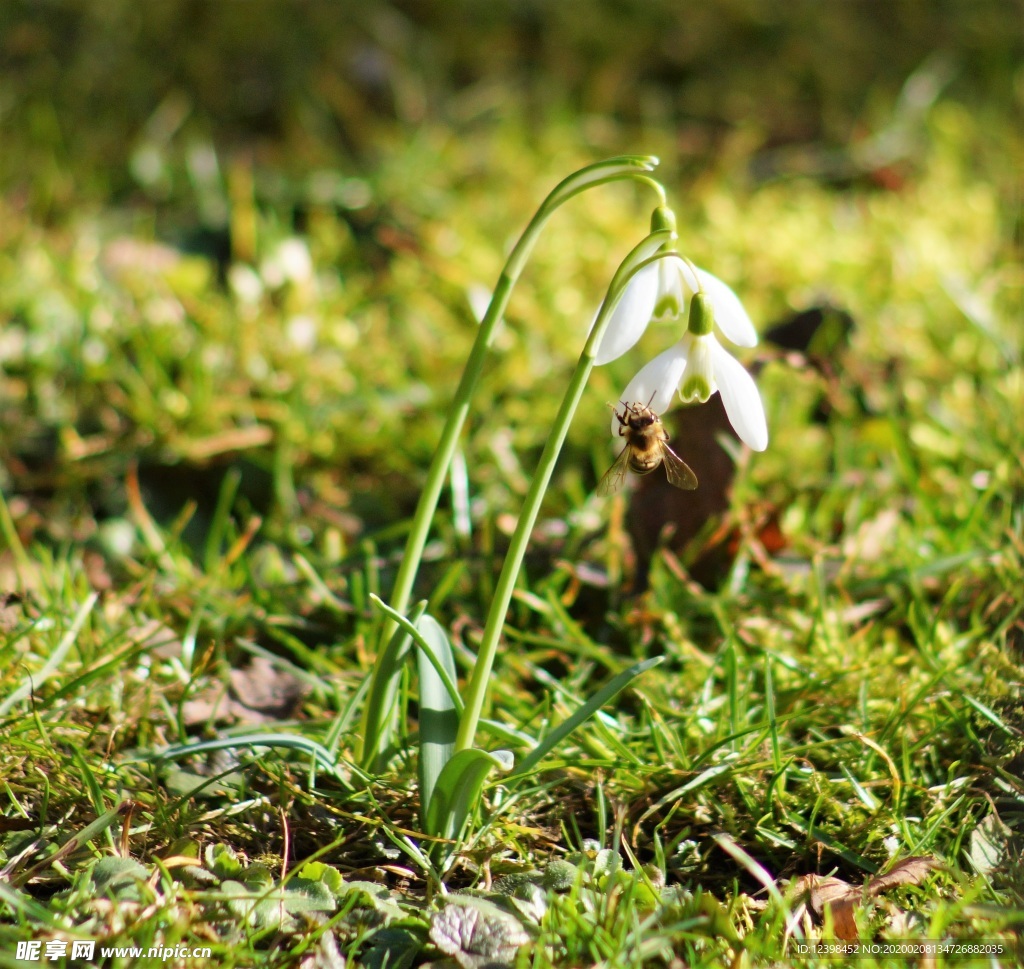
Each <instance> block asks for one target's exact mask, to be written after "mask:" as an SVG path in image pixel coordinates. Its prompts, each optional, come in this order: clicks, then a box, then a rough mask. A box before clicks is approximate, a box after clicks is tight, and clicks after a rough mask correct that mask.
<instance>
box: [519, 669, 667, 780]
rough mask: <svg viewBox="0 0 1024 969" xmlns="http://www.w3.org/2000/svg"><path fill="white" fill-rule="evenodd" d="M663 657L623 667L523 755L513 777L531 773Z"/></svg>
mask: <svg viewBox="0 0 1024 969" xmlns="http://www.w3.org/2000/svg"><path fill="white" fill-rule="evenodd" d="M663 659H664V657H662V656H653V657H651V659H645V660H643V661H642V662H640V663H636V664H635V665H633V666H631V667H629V669H627V670H623V671H622V672H621V673H620V674H619V675H618V676H616V677H615V678H614V679H612V680H610V681H609V682H608V683H606V684H605V685H604V686H603V687H601V689H600V690H598V691H597V692H596V693H595V694H594V695H593V696H592V697H591V698H590V699H589V700H587V702H586V703H584V704H583V705H582V706H580V707H579V708H578V709H577V710H576V711H575V712H574V713H573V714H572V716H570V717H569V719H568V720H565V721H564V722H563V723H560V724H559V725H558V726H557V727H556V728H555V729H554V730H552V731H551V733H549V734H548V735H547V736H546V737H545V738H544V739H543V740H542V741H541V742H540V743H539V744H538V745H537V746H536V747H535V748H534V749H533V750H531V751H530V753H529V754H527V756H526V757H524V758H523V760H522V762H521V763H520V765H519V767H518V768H517V769H516V771H515V774H513V776H514V777H520V776H522V775H523V774H528V773H529V772H530V771H531V770H533V768H534V767H536V766H537V764H539V763H540V761H542V760H543V759H544V758H545V757H547V755H548V754H549V753H550V752H551V751H552V750H554V749H555V748H556V747H557V746H558V745H559V744H560V743H561V742H562V741H563V740H565V738H566V737H568V736H569V734H571V733H572V732H573V731H574V730H575V729H576V728H577V727H578V726H579V725H580V724H581V723H583V722H585V721H586V720H588V719H590V717H592V716H593V715H594V714H595V713H597V711H598V710H600V709H601V707H603V706H604V705H605V704H606V703H607V702H608V701H609V700H611V699H612V697H614V696H616V695H617V694H618V693H620V692H621V691H622V690H624V689H625V688H626V687H627V686H629V684H630V683H632V682H633V680H635V679H636V678H637V677H638V676H640V675H641V674H642V673H646V672H647V670H649V669H652V668H653V667H655V666H657V665H658V664H659V663H661V662H662V660H663Z"/></svg>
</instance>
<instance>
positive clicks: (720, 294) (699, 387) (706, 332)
mask: <svg viewBox="0 0 1024 969" xmlns="http://www.w3.org/2000/svg"><path fill="white" fill-rule="evenodd" d="M660 261H661V262H669V263H673V264H678V266H681V267H682V268H681V269H677V272H678V273H679V285H680V289H681V290H682V289H683V288H688V287H690V286H692V288H693V295H692V297H691V298H690V312H689V317H688V321H687V329H686V333H684V334H683V337H682V339H681V340H679V341H678V342H677V343H675V344H674V345H673V346H671V347H669V349H667V350H666V351H664V353H660V354H658V356H656V357H655V358H654V359H653V360H652V361H651V362H650V363H648V364H647V365H646V366H645V367H643V369H641V371H640V372H639V373H638V374H637V375H636V376H635V377H634V378H633V379H632V380H631V381H630V382H629V384H628V386H627V387H626V389H625V391H623V393H622V396H621V397H620V398H619V399H620V400H623V401H639V402H640V403H644V404H647V406H649V407H650V408H651V410H653V411H654V412H655V413H656V414H662V413H664V412H665V411H666V410H667V409H668V407H669V405H670V404H671V403H672V397H673V395H674V394H675V392H676V388H678V389H679V396H680V397H681V398H682V399H683V400H684V401H687V402H689V401H700V402H701V403H704V402H705V401H706V400H707V399H708V398H709V397H710V396H711V395H712V394H713V393H715V392H716V391H717V392H718V393H720V394H721V395H722V403H723V405H724V406H725V413H726V415H727V416H728V418H729V423H730V424H732V426H733V428H734V429H735V430H736V433H737V434H738V435H739V438H740V440H741V441H743V443H744V444H747V445H749V446H750V447H751V448H752V449H753V450H755V451H763V450H764V449H765V448H766V447H767V446H768V425H767V423H766V422H765V417H764V407H763V405H762V404H761V397H760V395H759V394H758V392H757V386H756V384H755V383H754V379H753V378H752V377H751V376H750V374H749V373H747V371H746V370H744V369H743V365H742V364H741V363H740V362H739V361H738V360H736V359H735V358H734V357H733V356H732V355H731V354H730V353H729V352H728V351H727V350H726V349H725V348H724V347H723V346H722V345H721V344H720V343H719V342H718V338H717V337H716V336H715V333H714V327H715V324H717V325H718V327H719V329H720V330H721V331H722V333H723V335H724V336H725V337H726V338H727V339H729V340H730V341H731V342H732V343H736V344H739V345H740V346H754V344H756V343H757V334H756V332H755V330H754V326H753V324H752V323H751V322H750V317H749V316H747V313H746V310H744V309H743V304H742V303H740V301H739V299H738V298H737V296H736V294H735V293H734V292H733V291H732V290H731V289H729V287H728V286H726V284H725V283H723V282H722V281H721V280H720V279H716V278H715V277H714V276H712V275H711V274H710V273H706V272H704V271H703V270H700V269H693V268H691V267H690V266H689V265H687V264H686V263H684V262H683V261H682V260H681V259H679V260H674V259H673V260H670V259H664V260H660ZM694 282H696V285H695V286H694V285H693V283H694ZM634 342H635V341H634ZM616 424H617V421H616V420H615V418H614V417H613V418H612V435H613V436H617V435H618V427H617V426H616Z"/></svg>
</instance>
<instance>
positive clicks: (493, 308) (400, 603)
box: [382, 155, 665, 640]
mask: <svg viewBox="0 0 1024 969" xmlns="http://www.w3.org/2000/svg"><path fill="white" fill-rule="evenodd" d="M657 163H658V160H657V159H656V158H653V157H651V156H647V155H639V156H624V157H621V158H611V159H608V160H607V161H603V162H598V163H597V164H595V165H588V166H587V167H586V168H583V169H580V171H578V172H576V173H575V174H573V175H570V176H569V177H568V178H566V179H565V180H564V181H562V182H560V183H559V184H558V185H557V186H556V187H555V188H554V189H553V191H552V192H551V194H550V195H549V196H548V197H547V198H546V199H545V200H544V202H543V203H542V204H541V206H540V208H539V209H538V210H537V213H536V215H534V217H533V218H532V219H531V220H530V224H529V225H527V227H526V229H525V230H524V231H523V234H522V236H520V238H519V241H518V242H517V243H516V245H515V248H514V249H513V250H512V252H511V253H510V254H509V257H508V260H507V261H506V263H505V267H504V269H503V270H502V273H501V276H500V278H499V279H498V285H497V286H496V287H495V288H494V294H493V296H492V297H491V302H490V304H489V305H488V307H487V312H486V313H485V314H484V318H483V319H482V320H481V321H480V328H479V330H478V331H477V335H476V341H475V342H474V344H473V349H472V350H471V351H470V354H469V359H468V360H467V361H466V367H465V369H464V370H463V372H462V379H461V380H460V381H459V386H458V388H457V389H456V391H455V398H454V400H453V401H452V406H451V408H450V410H449V411H448V419H447V421H446V422H445V425H444V429H443V430H442V431H441V440H440V441H439V442H438V445H437V450H436V451H435V452H434V457H433V459H432V460H431V462H430V468H429V470H428V471H427V477H426V481H425V482H424V485H423V492H422V494H421V495H420V500H419V503H418V504H417V506H416V513H415V515H414V516H413V521H412V528H411V529H410V531H409V537H408V538H407V539H406V544H405V553H404V554H403V556H402V562H401V564H400V566H399V569H398V575H397V576H396V577H395V586H394V588H393V589H392V591H391V603H390V605H391V607H392V608H393V609H395V610H396V611H397V612H403V613H404V612H405V610H406V608H407V607H408V605H409V598H410V596H411V595H412V587H413V583H414V582H415V580H416V573H417V572H418V571H419V566H420V561H421V560H422V558H423V548H424V546H425V545H426V543H427V536H428V535H429V534H430V526H431V523H432V522H433V520H434V513H435V511H436V510H437V503H438V500H439V498H440V496H441V491H442V489H443V488H444V481H445V477H446V476H447V474H448V468H449V467H450V466H451V463H452V456H453V455H454V453H455V448H456V445H457V444H458V440H459V434H460V433H461V432H462V426H463V424H465V422H466V417H467V415H468V414H469V404H470V400H471V398H472V396H473V391H474V390H475V389H476V385H477V381H478V380H479V379H480V374H481V373H482V371H483V365H484V361H485V360H486V357H487V353H488V351H489V350H490V348H491V344H492V343H493V342H494V330H495V326H496V324H497V322H498V320H500V319H501V317H502V315H503V314H504V312H505V308H506V307H507V306H508V300H509V297H510V296H511V294H512V287H513V286H515V284H516V281H517V280H518V278H519V274H520V273H521V272H522V270H523V266H524V265H525V264H526V260H527V259H528V258H529V255H530V252H531V251H532V250H533V246H534V244H535V243H536V241H537V239H538V237H539V236H540V233H541V230H542V229H543V228H544V226H545V224H546V223H547V220H548V218H550V216H551V215H552V214H553V213H554V211H555V210H556V209H557V208H558V207H559V206H560V205H561V204H562V203H563V202H567V201H568V200H569V199H571V198H572V197H573V196H575V195H578V194H579V193H580V192H583V191H585V190H586V189H588V188H593V187H594V186H595V185H604V184H605V183H607V182H613V181H618V180H620V179H623V178H632V179H637V180H639V181H642V182H644V183H645V184H647V185H650V186H652V187H654V188H655V190H656V191H657V192H658V194H659V197H660V198H661V199H662V202H663V203H664V198H665V192H664V189H663V188H662V187H661V185H659V184H658V182H656V181H655V180H654V179H652V178H648V177H646V176H645V175H644V174H643V172H648V171H651V170H652V169H653V168H654V166H655V165H657ZM389 626H390V623H389ZM389 636H390V631H385V633H384V635H383V636H382V639H384V640H386V639H387V638H388V637H389Z"/></svg>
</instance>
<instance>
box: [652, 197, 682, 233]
mask: <svg viewBox="0 0 1024 969" xmlns="http://www.w3.org/2000/svg"><path fill="white" fill-rule="evenodd" d="M660 229H668V231H669V232H671V233H672V238H673V239H674V238H675V237H676V214H675V212H673V211H672V210H671V209H670V208H669V207H668V206H667V205H659V206H658V207H657V208H656V209H655V210H654V211H653V212H652V213H651V232H657V231H659V230H660Z"/></svg>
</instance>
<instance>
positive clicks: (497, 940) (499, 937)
mask: <svg viewBox="0 0 1024 969" xmlns="http://www.w3.org/2000/svg"><path fill="white" fill-rule="evenodd" d="M430 941H431V942H433V943H434V945H436V946H437V948H438V949H440V951H441V952H443V953H444V954H445V955H448V956H451V957H452V958H453V959H454V960H455V961H456V962H457V963H458V964H459V965H460V966H462V967H463V969H482V967H484V966H489V967H490V966H493V967H499V966H511V965H512V963H513V962H514V961H515V957H516V953H517V952H518V951H519V947H520V946H522V945H525V944H526V943H527V942H529V941H530V936H529V935H528V934H527V932H526V930H525V929H524V928H523V926H522V924H521V923H520V922H519V921H518V919H516V918H515V916H513V915H510V914H509V913H508V912H506V911H504V910H502V909H500V908H498V906H497V905H495V904H494V903H493V902H489V901H487V900H486V899H483V898H472V897H470V896H452V897H451V900H450V901H449V902H448V904H447V905H445V907H444V908H443V909H442V910H441V911H440V912H438V913H437V914H435V915H434V916H433V917H432V918H431V920H430Z"/></svg>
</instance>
